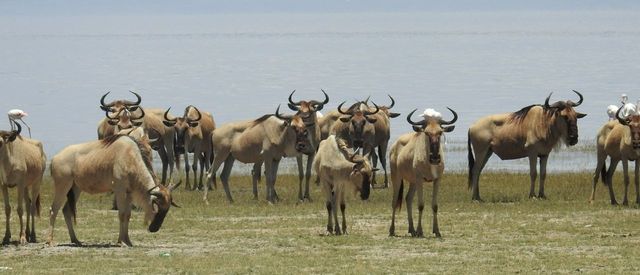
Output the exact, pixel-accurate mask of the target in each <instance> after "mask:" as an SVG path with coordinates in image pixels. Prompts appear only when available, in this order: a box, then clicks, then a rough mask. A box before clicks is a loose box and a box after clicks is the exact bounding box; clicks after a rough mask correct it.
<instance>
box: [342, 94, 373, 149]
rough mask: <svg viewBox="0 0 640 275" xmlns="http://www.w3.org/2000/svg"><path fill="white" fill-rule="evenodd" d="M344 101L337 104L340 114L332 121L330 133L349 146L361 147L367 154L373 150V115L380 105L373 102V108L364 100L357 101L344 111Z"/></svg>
mask: <svg viewBox="0 0 640 275" xmlns="http://www.w3.org/2000/svg"><path fill="white" fill-rule="evenodd" d="M344 103H345V102H342V103H340V105H338V112H339V113H340V114H341V115H342V116H341V117H340V118H339V119H338V121H336V123H334V125H333V127H332V129H331V134H332V135H336V136H337V137H338V138H341V139H343V140H345V142H346V144H347V146H348V147H349V148H363V153H364V154H366V155H368V154H369V152H371V150H373V144H374V139H375V128H374V126H373V124H374V123H376V122H377V120H378V119H377V118H376V117H375V116H374V115H375V114H377V113H378V112H379V111H380V107H378V105H376V104H375V103H373V106H374V108H373V110H370V108H369V107H368V106H367V105H366V103H364V102H358V103H355V104H353V105H352V106H351V107H349V108H348V109H347V110H346V111H345V110H343V109H342V106H343V105H344Z"/></svg>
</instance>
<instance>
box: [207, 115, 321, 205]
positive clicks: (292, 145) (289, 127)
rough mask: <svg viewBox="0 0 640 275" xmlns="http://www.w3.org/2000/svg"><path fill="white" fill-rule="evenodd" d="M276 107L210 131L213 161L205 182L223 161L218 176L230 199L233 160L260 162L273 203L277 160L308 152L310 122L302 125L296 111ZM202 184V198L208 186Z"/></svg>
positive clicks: (208, 180)
mask: <svg viewBox="0 0 640 275" xmlns="http://www.w3.org/2000/svg"><path fill="white" fill-rule="evenodd" d="M279 111H280V106H278V108H277V109H276V112H275V114H274V115H272V114H268V115H264V116H262V117H260V118H258V119H256V120H253V121H242V122H235V123H229V124H225V125H222V126H220V127H219V128H217V129H215V130H214V131H213V135H212V140H213V152H214V158H213V165H212V166H211V169H209V172H208V173H207V183H208V182H210V181H211V180H213V177H214V176H215V173H216V171H217V170H218V168H219V167H220V165H222V163H223V162H224V168H223V169H222V172H221V173H220V179H221V181H222V185H223V187H224V191H225V193H226V195H227V199H228V200H229V201H230V202H233V198H232V197H231V192H230V191H229V175H230V174H231V168H232V167H233V163H234V162H235V160H238V161H240V162H243V163H254V164H255V163H264V166H265V174H266V178H267V180H266V181H267V201H269V202H271V203H274V202H275V201H276V196H275V189H274V185H275V182H276V177H277V173H278V165H279V163H280V160H281V159H282V158H283V157H293V156H297V155H298V154H299V153H303V154H309V153H311V150H312V147H311V145H310V142H309V131H308V130H307V127H310V126H313V125H305V123H304V122H303V121H302V118H301V117H300V116H299V115H292V116H285V115H282V114H280V113H279ZM206 185H208V184H206ZM206 185H205V189H204V190H205V192H204V200H205V201H206V200H207V192H208V189H209V188H207V186H206ZM253 194H254V198H257V187H256V182H255V181H254V193H253Z"/></svg>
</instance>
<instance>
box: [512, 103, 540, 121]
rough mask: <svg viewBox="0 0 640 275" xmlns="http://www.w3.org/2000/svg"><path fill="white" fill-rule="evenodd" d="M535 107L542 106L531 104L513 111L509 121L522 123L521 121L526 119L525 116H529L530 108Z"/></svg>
mask: <svg viewBox="0 0 640 275" xmlns="http://www.w3.org/2000/svg"><path fill="white" fill-rule="evenodd" d="M535 106H542V105H540V104H532V105H529V106H526V107H524V108H522V109H520V110H518V111H515V112H513V113H512V114H511V120H512V121H513V122H516V123H517V122H522V120H524V118H525V117H527V115H528V114H529V111H531V108H533V107H535Z"/></svg>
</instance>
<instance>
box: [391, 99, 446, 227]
mask: <svg viewBox="0 0 640 275" xmlns="http://www.w3.org/2000/svg"><path fill="white" fill-rule="evenodd" d="M447 109H449V108H447ZM415 111H416V110H413V111H412V112H411V113H409V115H407V121H408V122H409V123H410V124H411V125H412V126H413V130H414V131H415V133H409V134H404V135H402V136H400V137H399V138H398V140H397V141H396V142H395V143H394V144H393V145H392V146H391V151H390V152H389V164H390V168H391V183H392V185H393V196H392V199H391V208H392V209H393V212H392V215H391V226H390V227H389V235H390V236H394V235H395V219H396V210H400V207H401V206H402V195H403V194H402V192H403V189H404V181H405V180H406V181H408V182H409V189H408V190H407V197H406V203H407V206H406V207H407V219H408V222H409V234H411V236H413V237H423V236H424V233H423V230H422V212H423V210H424V191H423V188H424V182H425V181H426V182H433V192H432V197H431V211H432V212H433V230H432V233H433V234H435V235H436V237H438V238H439V237H440V236H441V235H440V229H439V227H438V189H439V188H440V180H441V179H442V175H443V172H444V158H443V155H444V150H443V149H442V144H441V139H442V135H443V133H444V132H451V131H453V129H454V128H455V126H453V125H451V124H453V123H455V122H456V120H458V114H456V112H455V111H453V110H452V109H449V111H451V113H452V114H453V119H451V120H450V121H445V120H442V118H440V117H426V118H425V119H424V120H422V121H420V122H414V121H412V120H411V116H412V115H413V113H414V112H415ZM447 125H450V126H447ZM416 192H417V193H418V227H417V228H414V226H413V213H412V204H413V196H414V195H415V193H416Z"/></svg>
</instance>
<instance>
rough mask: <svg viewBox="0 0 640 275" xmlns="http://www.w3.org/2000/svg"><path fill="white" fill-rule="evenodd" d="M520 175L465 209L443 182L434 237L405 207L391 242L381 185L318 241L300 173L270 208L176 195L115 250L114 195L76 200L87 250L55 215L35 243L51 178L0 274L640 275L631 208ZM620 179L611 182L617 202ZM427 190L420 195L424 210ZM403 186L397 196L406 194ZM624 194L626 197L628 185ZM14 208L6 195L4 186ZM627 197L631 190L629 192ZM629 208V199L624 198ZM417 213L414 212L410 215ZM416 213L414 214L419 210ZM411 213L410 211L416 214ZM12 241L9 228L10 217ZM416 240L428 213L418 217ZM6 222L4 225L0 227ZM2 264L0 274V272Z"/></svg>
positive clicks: (492, 184) (320, 220) (570, 178)
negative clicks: (342, 231) (29, 235)
mask: <svg viewBox="0 0 640 275" xmlns="http://www.w3.org/2000/svg"><path fill="white" fill-rule="evenodd" d="M528 182H529V179H528V175H525V174H508V173H493V174H492V173H486V174H483V176H482V178H481V186H480V187H481V189H480V191H481V195H482V197H483V199H484V200H485V201H486V202H484V203H474V202H471V200H470V198H471V195H470V192H469V191H468V190H467V182H466V174H448V175H446V176H445V178H444V180H443V183H442V187H441V189H440V191H441V192H440V201H439V209H440V212H439V222H440V230H441V232H442V236H443V237H442V239H436V238H434V237H432V236H431V235H429V236H428V237H426V238H421V239H418V238H410V237H408V234H407V233H406V231H407V223H406V211H405V208H404V205H403V209H402V211H401V212H400V216H399V217H398V220H397V224H396V233H397V234H400V235H401V236H400V237H388V228H389V224H390V216H391V209H390V204H391V202H390V201H391V198H390V197H391V194H390V190H389V189H385V190H381V189H376V190H374V191H373V193H372V196H371V198H370V199H369V201H365V202H363V201H360V200H358V199H356V198H355V197H352V198H351V199H350V200H349V201H348V202H347V223H348V226H349V235H346V236H328V235H327V234H326V233H325V227H326V219H327V217H326V210H325V208H324V202H323V201H324V199H323V198H322V197H321V193H320V191H319V188H318V187H316V186H315V185H313V186H312V191H313V192H312V197H313V199H314V201H313V202H311V203H304V204H297V200H296V198H297V177H293V176H286V175H285V176H280V177H279V182H278V183H277V186H276V188H277V190H278V192H279V195H280V197H281V199H283V200H282V201H281V202H280V203H278V204H276V205H269V204H267V203H266V202H265V200H264V183H262V184H261V186H260V192H261V193H260V200H258V201H254V200H252V194H251V186H250V180H249V178H248V177H235V178H232V181H231V188H232V193H233V195H234V199H235V201H236V202H235V203H234V204H229V203H227V202H226V200H225V198H224V192H223V191H222V189H221V187H219V189H218V190H214V191H213V193H210V204H209V205H205V204H204V203H203V202H202V201H201V197H202V193H201V192H191V191H184V190H179V191H177V192H176V193H175V201H176V202H177V203H178V204H180V205H181V206H182V208H180V209H171V211H170V212H169V214H168V217H167V219H166V220H165V222H164V225H163V227H162V229H161V230H160V231H159V232H158V233H149V232H147V231H146V227H145V226H144V225H143V224H142V215H141V213H140V212H136V213H134V215H133V217H132V221H131V226H130V227H131V228H130V234H131V240H132V242H133V244H134V245H135V247H133V248H121V247H116V246H115V242H116V240H117V237H118V221H117V214H116V212H115V211H110V210H108V209H109V208H110V207H111V199H112V196H109V195H88V194H82V196H81V197H80V201H79V203H78V219H77V221H78V223H77V226H76V233H77V234H78V238H79V239H80V241H82V242H83V243H84V244H85V245H86V246H84V247H73V246H70V245H69V237H68V234H67V229H66V226H65V224H64V218H63V217H62V214H60V215H59V216H58V219H57V224H56V230H55V237H56V242H57V246H55V247H47V246H45V245H44V244H43V243H42V242H43V241H44V238H45V237H46V232H47V230H48V208H49V204H50V203H51V182H50V179H46V180H45V183H44V184H43V185H44V186H43V216H42V218H40V219H39V220H38V221H37V227H36V229H37V233H38V241H39V243H37V244H29V245H26V246H17V245H15V244H12V245H9V246H4V247H2V248H0V268H1V269H0V272H2V271H3V270H4V271H9V272H15V273H21V274H22V273H63V272H64V273H89V272H91V273H225V274H229V273H250V272H256V273H268V274H271V273H396V274H397V273H416V272H425V273H440V272H446V273H458V274H460V273H463V274H464V273H494V272H496V271H498V272H505V273H520V272H523V273H533V272H535V273H538V272H550V271H551V272H560V273H570V272H575V271H586V272H597V273H609V272H615V273H622V272H625V273H629V272H639V271H640V265H639V264H638V261H637V259H639V258H640V249H638V247H640V246H639V245H640V232H639V231H640V210H639V209H638V207H637V206H635V205H633V206H629V207H622V206H618V207H614V206H611V205H609V203H608V194H607V191H606V189H605V188H604V186H603V185H602V184H599V186H598V192H597V201H596V202H594V203H593V204H589V203H588V202H587V199H588V197H589V195H590V192H591V176H590V175H589V174H587V173H576V174H572V173H564V174H552V175H549V176H548V179H547V186H546V193H547V197H548V200H536V199H529V198H528V197H527V196H528V192H529V191H528V190H529V183H528ZM620 182H621V177H620V175H616V179H615V184H616V189H617V191H618V193H617V194H618V195H619V196H618V197H619V199H618V200H619V201H622V199H621V198H620V197H621V194H622V192H621V189H622V188H621V184H620ZM430 186H431V185H427V187H426V188H425V192H426V194H425V198H427V201H426V203H427V208H426V209H430V207H428V205H429V204H430V192H431V188H430ZM405 190H406V189H405ZM632 190H633V189H632ZM11 192H12V202H14V200H13V198H14V197H15V194H14V193H15V191H14V190H12V191H11ZM631 194H633V195H632V197H633V198H635V190H633V192H632V193H631ZM632 201H635V200H632ZM414 209H415V208H414ZM416 212H417V211H416ZM416 214H417V213H416ZM12 218H13V219H12V223H11V228H12V230H13V240H14V241H15V240H16V239H17V235H18V223H17V219H16V215H15V211H13V213H12ZM424 219H425V221H426V222H425V224H424V227H425V233H427V232H431V230H430V228H431V211H425V216H424ZM2 220H3V221H4V219H2ZM0 233H1V232H0ZM7 268H9V269H8V270H5V269H7Z"/></svg>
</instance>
